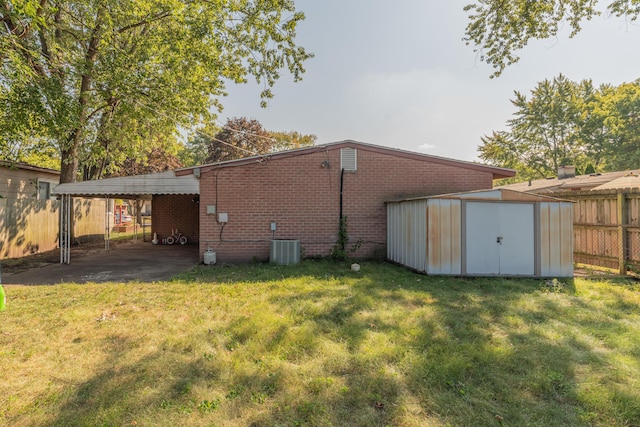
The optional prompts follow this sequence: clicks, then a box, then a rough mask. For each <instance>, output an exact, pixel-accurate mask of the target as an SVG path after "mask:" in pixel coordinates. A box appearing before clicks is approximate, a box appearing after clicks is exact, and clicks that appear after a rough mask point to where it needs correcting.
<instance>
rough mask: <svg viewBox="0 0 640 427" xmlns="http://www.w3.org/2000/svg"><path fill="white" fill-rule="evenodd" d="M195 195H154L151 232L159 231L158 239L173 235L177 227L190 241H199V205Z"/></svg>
mask: <svg viewBox="0 0 640 427" xmlns="http://www.w3.org/2000/svg"><path fill="white" fill-rule="evenodd" d="M194 197H195V196H194V195H161V196H153V201H152V209H151V233H152V234H153V233H158V239H163V238H166V237H167V236H170V235H171V229H172V228H177V229H178V230H180V232H181V233H182V234H184V235H185V236H187V238H188V239H189V242H190V243H197V242H198V241H199V235H200V224H199V219H198V205H199V203H197V202H196V201H194Z"/></svg>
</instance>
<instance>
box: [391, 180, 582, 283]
mask: <svg viewBox="0 0 640 427" xmlns="http://www.w3.org/2000/svg"><path fill="white" fill-rule="evenodd" d="M387 258H388V259H389V260H391V261H393V262H396V263H399V264H402V265H405V266H407V267H409V268H412V269H414V270H417V271H420V272H423V273H427V274H434V275H459V276H523V277H572V276H573V202H571V201H566V200H560V199H556V198H553V197H547V196H541V195H536V194H529V193H522V192H518V191H513V190H506V189H494V190H483V191H473V192H467V193H457V194H445V195H440V196H429V197H422V198H412V199H405V200H399V201H393V202H387Z"/></svg>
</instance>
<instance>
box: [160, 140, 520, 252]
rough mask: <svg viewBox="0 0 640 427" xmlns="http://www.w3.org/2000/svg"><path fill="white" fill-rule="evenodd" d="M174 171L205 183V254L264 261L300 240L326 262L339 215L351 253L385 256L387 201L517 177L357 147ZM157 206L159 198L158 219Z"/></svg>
mask: <svg viewBox="0 0 640 427" xmlns="http://www.w3.org/2000/svg"><path fill="white" fill-rule="evenodd" d="M175 173H176V175H177V176H181V175H188V174H193V175H194V176H196V177H199V182H200V196H199V204H200V207H199V219H200V224H199V237H200V238H199V242H200V257H201V259H202V258H203V255H204V252H205V251H206V250H208V249H211V250H213V251H215V252H216V253H217V260H218V261H219V262H243V261H250V260H265V259H268V258H269V249H270V242H271V240H297V241H299V242H300V246H301V250H302V253H303V256H306V257H309V256H328V255H329V254H330V253H331V251H332V248H333V247H334V246H335V244H336V242H337V241H338V238H339V229H340V218H341V215H342V216H344V217H346V218H347V220H346V221H347V234H348V238H349V241H348V243H347V246H346V249H347V251H353V252H350V253H351V255H353V256H355V257H372V256H379V257H380V258H383V257H384V256H385V254H386V241H387V217H386V215H387V213H386V207H385V202H386V201H389V200H397V199H399V198H403V197H410V196H431V195H438V194H445V193H454V192H462V191H472V190H483V189H490V188H491V187H492V183H493V180H494V179H500V178H506V177H513V176H515V171H513V170H510V169H503V168H497V167H491V166H486V165H481V164H477V163H471V162H464V161H458V160H452V159H447V158H442V157H436V156H430V155H426V154H419V153H414V152H409V151H403V150H398V149H393V148H387V147H382V146H376V145H371V144H365V143H360V142H355V141H342V142H336V143H332V144H326V145H316V146H312V147H306V148H301V149H297V150H291V151H285V152H280V153H275V154H271V155H265V156H255V157H249V158H244V159H239V160H232V161H226V162H221V163H216V164H210V165H203V166H200V167H194V168H187V169H182V170H177V171H176V172H175ZM159 208H160V206H158V205H156V198H154V206H153V214H154V222H155V216H156V215H158V209H159ZM154 225H155V224H154ZM165 233H166V231H165Z"/></svg>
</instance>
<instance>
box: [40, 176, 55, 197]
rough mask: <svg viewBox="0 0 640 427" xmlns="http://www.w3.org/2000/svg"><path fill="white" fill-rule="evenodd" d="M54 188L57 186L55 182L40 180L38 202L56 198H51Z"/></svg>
mask: <svg viewBox="0 0 640 427" xmlns="http://www.w3.org/2000/svg"><path fill="white" fill-rule="evenodd" d="M54 188H55V184H54V183H53V182H49V181H41V180H38V195H37V198H38V200H48V199H54V197H52V196H51V192H52V191H53V189H54Z"/></svg>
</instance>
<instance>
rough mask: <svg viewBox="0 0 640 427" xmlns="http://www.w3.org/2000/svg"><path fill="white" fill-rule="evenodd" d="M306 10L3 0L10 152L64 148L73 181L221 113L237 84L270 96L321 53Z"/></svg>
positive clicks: (3, 139)
mask: <svg viewBox="0 0 640 427" xmlns="http://www.w3.org/2000/svg"><path fill="white" fill-rule="evenodd" d="M303 19H304V15H303V14H302V13H301V12H299V11H296V10H295V6H294V4H293V1H292V0H278V1H259V0H247V1H238V0H222V1H209V0H189V1H184V0H123V1H118V2H104V1H100V0H81V1H79V0H51V1H42V0H0V21H1V24H0V104H1V105H2V106H3V108H2V111H1V112H0V150H1V154H2V155H3V156H8V155H13V156H14V157H15V156H16V155H19V154H20V153H22V152H24V151H25V150H26V149H27V148H28V150H31V149H32V147H36V146H39V145H38V144H44V145H45V146H53V147H55V149H56V150H57V152H58V153H59V159H60V168H61V182H73V181H75V180H76V179H77V177H78V172H79V171H80V170H82V171H83V172H84V173H85V175H86V176H96V175H95V173H97V172H96V171H101V170H104V168H105V167H106V166H105V164H104V162H105V159H108V160H109V163H110V164H118V163H121V162H122V161H123V160H124V159H126V158H129V157H131V153H132V152H135V151H138V148H139V147H141V146H143V145H145V144H149V143H150V141H155V142H157V143H158V144H160V145H163V144H164V145H166V144H167V143H169V142H170V141H168V140H164V141H162V140H163V139H166V138H167V137H168V138H169V139H171V138H173V137H175V135H176V133H177V129H178V127H180V128H183V129H190V128H192V127H194V126H198V125H200V124H201V123H205V122H208V121H210V120H211V118H212V116H213V115H214V114H215V111H216V109H217V110H219V109H220V108H221V104H220V103H219V99H220V97H221V96H223V95H224V94H225V84H226V83H227V82H236V83H243V82H246V81H247V79H248V78H249V77H254V78H255V79H256V80H257V81H258V82H259V83H261V84H262V85H263V87H264V90H263V92H262V99H263V102H266V100H267V99H269V98H270V97H271V96H272V93H271V90H270V89H271V87H272V86H273V85H274V84H275V82H276V80H277V79H278V77H279V75H280V73H281V70H283V69H286V70H288V71H289V72H290V73H292V74H293V75H294V78H295V79H296V80H298V79H300V77H301V75H302V73H303V72H304V68H303V63H304V61H305V60H307V59H309V58H310V57H311V56H312V55H310V54H309V53H307V52H306V51H305V50H304V49H303V48H302V47H300V46H297V45H296V44H295V42H294V38H295V34H296V27H297V24H298V23H299V22H300V21H301V20H303ZM25 147H27V148H25Z"/></svg>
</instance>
